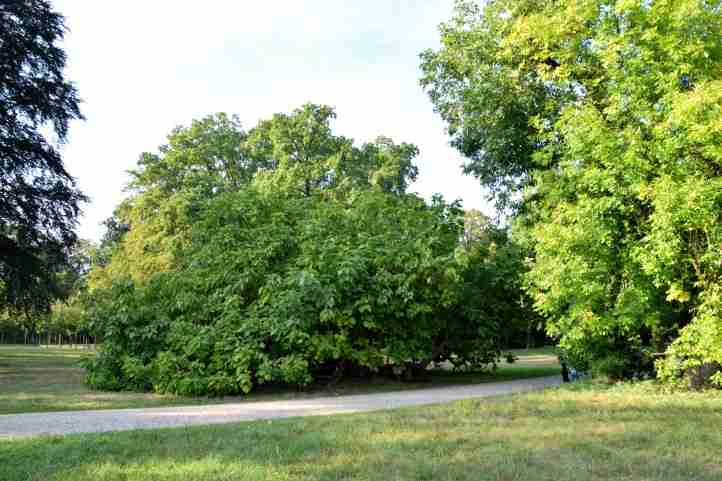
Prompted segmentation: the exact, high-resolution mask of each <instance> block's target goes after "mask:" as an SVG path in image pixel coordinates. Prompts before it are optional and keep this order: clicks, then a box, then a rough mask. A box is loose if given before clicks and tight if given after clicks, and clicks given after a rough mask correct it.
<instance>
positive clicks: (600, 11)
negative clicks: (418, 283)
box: [422, 0, 722, 380]
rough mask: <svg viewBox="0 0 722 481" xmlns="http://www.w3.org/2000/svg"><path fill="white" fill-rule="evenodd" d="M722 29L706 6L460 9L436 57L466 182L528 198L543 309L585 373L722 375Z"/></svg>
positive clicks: (429, 72)
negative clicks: (661, 356) (471, 178)
mask: <svg viewBox="0 0 722 481" xmlns="http://www.w3.org/2000/svg"><path fill="white" fill-rule="evenodd" d="M721 26H722V13H720V9H719V4H718V2H712V3H710V2H699V1H697V0H683V1H674V2H672V1H654V2H642V1H626V0H625V1H622V0H620V1H601V0H599V1H587V0H567V1H551V2H536V1H526V0H496V1H490V2H486V4H485V6H484V7H479V6H478V5H477V4H476V3H474V2H459V3H458V4H457V13H456V16H455V17H454V19H452V20H451V21H450V22H448V23H446V24H445V25H444V26H443V27H442V29H441V32H442V47H441V48H440V49H439V50H438V51H436V52H434V51H428V52H425V53H424V54H423V55H422V64H423V69H424V77H423V79H422V83H423V84H424V85H426V87H427V88H428V89H429V93H430V95H431V98H432V100H433V101H434V102H435V104H436V106H437V109H438V110H439V111H440V113H441V114H442V116H443V117H444V118H445V119H446V120H447V121H448V123H449V129H450V132H451V134H452V136H453V142H454V144H455V145H456V146H457V147H458V148H459V149H460V150H461V151H462V152H463V153H464V154H466V155H467V156H468V157H469V163H468V165H467V170H468V171H470V172H472V173H474V174H476V175H477V176H478V177H479V178H480V180H481V181H482V183H484V184H485V185H487V186H488V187H491V188H492V190H494V189H496V191H497V192H499V193H500V194H502V196H501V199H502V200H503V199H504V196H507V197H509V196H512V197H513V198H518V199H519V203H518V205H517V210H516V214H517V216H516V229H517V231H516V232H517V233H518V236H519V237H520V238H523V239H524V240H525V241H526V242H527V243H528V245H529V247H530V248H533V249H534V257H533V262H532V265H531V269H530V271H529V274H528V276H527V279H528V282H529V289H530V292H531V293H532V294H533V296H534V299H535V304H536V307H537V309H539V311H540V312H541V313H543V314H544V315H545V316H547V317H548V318H549V320H550V322H549V323H548V330H549V332H550V334H551V335H554V336H558V337H559V338H560V344H561V346H562V347H563V348H565V349H566V350H567V351H569V352H570V353H572V355H574V356H575V357H577V358H578V359H579V361H580V363H582V364H590V363H591V365H592V366H593V365H594V364H595V363H596V364H597V365H600V363H601V364H604V365H605V366H607V368H609V369H606V368H605V370H609V371H614V372H616V373H618V372H619V369H618V368H619V367H620V366H621V365H623V364H624V365H625V366H626V367H625V372H634V371H635V369H636V368H634V367H633V366H639V365H642V364H645V363H643V362H640V361H639V359H641V358H643V357H645V354H644V352H645V351H646V350H657V351H658V350H664V349H666V348H667V347H668V346H670V343H672V344H671V346H672V347H670V350H669V352H668V354H669V355H668V356H667V361H666V364H665V363H661V364H658V366H660V368H661V369H662V371H663V375H662V377H663V378H664V379H667V380H669V379H671V378H674V377H676V376H684V373H685V372H686V370H688V369H690V368H692V367H695V366H699V365H701V364H709V363H712V364H714V363H715V362H718V361H719V357H718V356H719V351H718V348H717V347H715V346H719V343H717V344H715V342H717V340H718V339H719V337H718V334H717V333H718V332H719V329H720V328H719V316H718V315H717V313H718V312H719V310H718V308H717V301H716V299H717V294H716V292H718V290H719V286H720V274H721V273H722V271H721V270H720V265H722V263H721V262H722V251H721V250H720V246H721V245H722V222H720V212H722V203H721V201H722V197H721V195H720V192H722V189H720V187H722V185H721V184H720V183H721V182H722V167H721V166H722V164H721V163H720V158H722V156H721V155H720V154H721V153H722V152H720V147H719V146H720V140H721V139H722V137H721V135H722V127H720V122H719V118H720V116H719V114H720V109H721V108H722V70H721V69H720V65H721V64H722V37H720V35H719V31H720V27H721ZM514 195H516V197H514ZM678 336H679V340H678V341H674V340H675V339H676V338H677V337H678ZM673 341H674V342H673ZM620 356H621V357H624V359H626V362H621V360H620V359H619V357H620ZM610 359H612V360H613V362H612V361H609V360H610ZM612 365H614V366H612ZM612 367H614V369H612Z"/></svg>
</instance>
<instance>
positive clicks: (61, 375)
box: [0, 346, 559, 480]
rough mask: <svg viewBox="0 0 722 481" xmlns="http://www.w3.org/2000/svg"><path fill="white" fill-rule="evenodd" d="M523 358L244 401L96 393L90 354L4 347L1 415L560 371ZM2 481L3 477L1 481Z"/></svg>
mask: <svg viewBox="0 0 722 481" xmlns="http://www.w3.org/2000/svg"><path fill="white" fill-rule="evenodd" d="M514 353H515V354H516V355H517V356H519V360H518V361H517V362H515V363H514V364H504V365H502V366H500V368H499V369H498V370H497V371H496V372H495V373H494V374H488V373H451V372H448V371H441V370H440V371H434V372H433V373H432V375H431V379H430V380H429V381H427V382H397V381H393V380H389V379H383V378H379V379H375V380H372V381H353V380H350V381H345V382H342V383H339V384H336V385H333V386H311V387H310V388H309V389H307V390H305V391H303V392H298V391H294V390H290V391H289V390H288V389H287V388H284V389H279V388H266V389H263V390H260V391H259V392H255V393H253V394H251V395H249V396H244V397H226V398H198V397H196V398H193V397H179V396H164V395H158V394H149V393H125V392H124V393H110V392H99V391H92V390H90V389H88V388H87V387H85V386H84V385H83V370H82V368H80V367H79V366H78V361H79V359H80V358H81V356H84V355H92V354H91V353H89V352H88V351H83V350H79V349H69V348H44V347H35V346H0V414H11V413H20V412H40V411H65V410H82V409H112V408H134V407H151V406H172V405H182V404H210V403H219V402H237V401H256V400H258V401H260V400H263V401H266V400H270V399H291V398H302V397H312V396H320V395H324V396H327V395H333V394H339V395H340V394H354V393H362V392H374V391H395V390H402V389H413V388H419V387H430V386H438V385H444V384H466V383H468V384H473V383H479V382H492V381H501V380H511V379H520V378H529V377H538V376H546V375H553V374H558V373H559V368H558V366H557V361H556V358H555V357H554V355H553V353H551V351H550V350H548V349H546V350H544V349H542V350H533V351H528V352H527V351H524V350H521V351H514ZM0 480H2V478H0Z"/></svg>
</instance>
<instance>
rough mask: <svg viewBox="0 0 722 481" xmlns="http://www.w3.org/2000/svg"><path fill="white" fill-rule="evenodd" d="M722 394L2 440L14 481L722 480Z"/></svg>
mask: <svg viewBox="0 0 722 481" xmlns="http://www.w3.org/2000/svg"><path fill="white" fill-rule="evenodd" d="M720 426H722V398H721V397H719V396H718V395H717V394H714V393H709V394H675V395H670V394H663V393H659V392H657V391H656V390H655V389H654V387H653V386H651V385H649V384H642V385H623V386H613V387H608V386H594V385H589V384H583V385H575V386H565V387H563V388H558V389H550V390H548V391H544V392H538V393H528V394H517V395H513V396H503V397H497V398H486V399H479V400H467V401H462V402H456V403H452V404H445V405H438V406H431V407H423V408H418V407H415V408H404V409H399V410H393V411H383V412H376V413H369V414H354V415H340V416H330V417H316V418H296V419H286V420H278V421H272V422H269V421H259V422H251V423H241V424H232V425H215V426H204V427H193V428H179V429H165V430H153V431H133V432H121V433H113V434H92V435H72V436H67V437H63V438H60V437H55V438H40V439H34V440H17V441H7V442H4V443H2V444H0V479H9V480H10V479H12V480H16V479H17V480H48V481H53V480H67V481H84V480H94V481H95V480H97V481H110V480H129V481H135V480H154V481H155V480H167V481H191V480H192V481H204V480H207V481H210V480H213V481H217V480H249V481H251V480H291V479H299V480H301V479H302V480H427V479H428V480H459V481H461V480H520V481H521V480H525V481H536V480H570V481H587V480H589V481H591V480H647V481H663V480H664V481H676V480H700V481H707V480H720V479H722V457H720V453H721V452H722V430H721V429H720Z"/></svg>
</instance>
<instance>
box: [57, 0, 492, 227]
mask: <svg viewBox="0 0 722 481" xmlns="http://www.w3.org/2000/svg"><path fill="white" fill-rule="evenodd" d="M53 5H54V7H55V8H56V9H57V10H58V11H60V12H61V13H63V14H64V15H65V16H66V17H67V24H68V27H69V28H70V30H71V32H70V34H69V35H68V37H67V39H66V43H65V47H66V50H67V53H68V55H69V68H68V77H69V78H70V79H71V80H73V81H75V82H76V83H77V85H78V88H79V90H80V95H81V97H83V99H84V101H85V103H84V105H83V111H84V113H85V115H86V117H87V121H86V122H77V123H75V124H74V125H73V127H72V129H71V136H70V142H69V144H68V145H67V146H66V148H65V158H66V163H67V167H68V169H69V170H70V172H71V173H72V174H73V175H75V176H76V177H77V178H78V180H79V183H80V186H81V188H82V189H83V190H84V191H85V192H86V193H87V194H88V195H89V196H90V197H91V198H92V203H91V204H90V205H88V206H86V209H85V211H86V215H85V217H84V219H83V222H82V225H81V235H82V236H83V237H90V238H98V237H99V236H100V234H101V230H102V229H101V228H100V227H99V222H100V221H102V220H103V219H105V218H107V217H108V216H109V215H110V214H111V213H112V210H113V207H114V206H115V205H116V204H117V203H118V202H119V201H120V200H121V199H122V197H123V193H122V188H123V186H124V184H125V182H126V181H127V177H126V175H125V171H126V170H127V169H129V168H132V167H133V166H134V164H135V162H136V160H137V157H138V155H139V154H140V152H142V151H148V150H154V149H155V148H156V147H157V146H158V145H159V144H161V143H163V141H164V139H165V135H166V134H167V133H168V131H169V130H170V129H171V128H172V127H174V126H176V125H178V124H185V123H188V122H189V121H190V120H191V119H193V118H197V117H201V116H204V115H206V114H209V113H212V112H219V111H224V112H229V113H237V114H239V116H240V117H241V119H242V120H243V122H244V125H245V127H246V128H250V127H252V126H253V125H254V124H255V123H256V122H257V121H258V120H259V119H260V118H265V117H268V116H270V115H271V114H273V113H274V112H288V111H290V110H292V109H293V108H295V107H298V106H300V105H301V104H303V103H304V102H307V101H312V102H316V103H327V104H329V105H333V106H335V107H336V109H337V114H338V120H337V122H336V130H337V132H339V133H341V134H343V135H346V136H349V137H353V138H355V139H356V140H358V141H366V140H371V139H373V138H374V137H376V136H377V135H380V134H384V135H388V136H390V137H392V138H393V139H394V140H396V141H399V142H400V141H405V142H411V143H414V144H416V145H418V146H419V148H420V150H421V155H420V157H419V159H418V162H417V163H418V165H419V168H420V171H421V175H420V178H419V181H418V182H417V183H416V184H415V185H414V187H413V190H416V191H418V192H419V193H420V194H422V195H424V196H427V197H428V196H430V195H431V194H432V193H434V192H441V193H442V194H444V196H445V197H447V198H450V199H453V198H457V197H459V198H462V199H463V200H464V205H465V206H467V207H477V208H482V209H484V210H485V211H487V212H488V211H489V208H488V207H487V206H486V205H485V203H484V201H483V197H482V193H481V189H480V188H479V184H478V182H477V181H476V180H474V179H472V178H469V177H464V176H462V175H461V171H460V164H461V162H462V159H461V158H460V157H459V155H458V154H457V153H456V152H455V151H454V150H453V149H451V148H450V147H449V146H448V138H447V136H446V135H445V133H444V131H443V123H442V122H441V120H440V119H439V118H438V116H436V115H435V114H434V113H433V108H432V105H431V103H430V102H429V101H428V99H427V97H426V95H425V94H424V93H423V92H422V90H421V88H420V86H419V84H418V79H419V72H418V53H419V52H420V51H421V50H423V49H425V48H429V47H434V46H435V45H437V43H438V33H437V30H436V26H437V25H438V23H440V22H441V21H443V20H444V19H446V18H448V16H449V15H450V13H451V5H452V2H451V1H449V0H434V1H427V0H424V1H422V0H395V1H393V0H373V1H364V0H354V1H351V0H348V1H338V2H336V1H328V0H304V1H291V0H285V1H282V0H272V1H269V0H266V1H263V2H251V1H235V2H231V1H221V0H216V1H205V2H191V1H188V0H175V1H170V0H154V1H147V0H146V1H140V0H131V1H126V2H106V1H93V2H90V1H87V0H55V1H54V2H53Z"/></svg>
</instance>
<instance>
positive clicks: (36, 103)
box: [0, 0, 87, 317]
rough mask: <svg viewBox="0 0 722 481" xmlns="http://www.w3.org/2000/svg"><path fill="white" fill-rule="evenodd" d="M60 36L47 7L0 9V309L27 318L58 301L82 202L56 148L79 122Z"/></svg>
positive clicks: (31, 1) (35, 1)
mask: <svg viewBox="0 0 722 481" xmlns="http://www.w3.org/2000/svg"><path fill="white" fill-rule="evenodd" d="M65 32H66V29H65V19H64V18H63V17H62V16H61V15H60V14H58V13H57V12H55V11H54V10H53V9H52V7H51V5H50V3H49V2H47V1H44V0H27V1H22V2H19V1H16V2H3V4H2V7H1V8H0V45H2V48H1V49H0V192H2V194H1V195H0V309H2V310H7V309H10V310H12V311H14V314H18V315H23V316H26V317H27V316H30V315H35V314H43V313H46V312H47V311H48V309H49V306H50V304H51V303H52V302H53V300H54V299H56V298H57V297H58V290H59V289H61V287H59V286H58V285H57V279H56V278H57V276H58V273H59V272H60V271H62V270H63V269H64V268H65V265H66V263H67V261H68V251H69V250H70V249H71V248H72V246H73V245H74V244H75V242H76V240H77V236H76V234H75V232H74V230H75V227H76V224H77V219H78V217H79V215H80V206H79V204H81V203H82V202H84V201H85V200H87V199H86V198H85V196H83V194H82V193H81V192H80V191H79V190H78V188H77V186H76V184H75V179H74V178H73V177H72V176H71V175H70V174H69V173H68V172H67V171H66V170H65V167H64V166H63V160H62V158H61V156H60V153H59V151H58V148H57V147H56V144H57V143H59V142H63V141H65V140H66V137H67V132H68V125H69V123H70V121H71V120H73V119H81V118H82V115H81V113H80V108H79V104H80V100H79V98H78V93H77V90H76V88H75V86H73V84H72V83H70V82H68V81H67V80H66V79H65V77H64V69H65V63H66V55H65V52H64V51H63V50H62V48H61V47H60V44H61V43H62V40H63V37H64V35H65ZM53 137H55V138H53ZM31 312H32V314H31Z"/></svg>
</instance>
